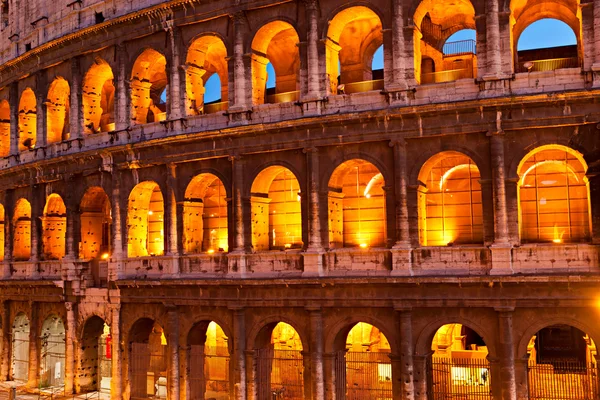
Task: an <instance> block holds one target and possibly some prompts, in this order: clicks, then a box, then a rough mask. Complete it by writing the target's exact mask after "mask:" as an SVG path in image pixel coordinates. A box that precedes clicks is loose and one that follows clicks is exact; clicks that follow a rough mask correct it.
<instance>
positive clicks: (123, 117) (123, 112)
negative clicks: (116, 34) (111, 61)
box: [115, 44, 131, 130]
mask: <svg viewBox="0 0 600 400" xmlns="http://www.w3.org/2000/svg"><path fill="white" fill-rule="evenodd" d="M117 55H118V61H117V76H116V79H117V85H116V92H117V93H116V94H115V100H116V101H115V114H116V118H115V126H116V129H117V130H123V129H126V128H127V127H128V126H130V125H131V102H130V99H131V96H130V95H129V90H130V87H129V75H128V73H127V65H126V63H127V49H126V48H125V46H124V45H123V44H119V45H117Z"/></svg>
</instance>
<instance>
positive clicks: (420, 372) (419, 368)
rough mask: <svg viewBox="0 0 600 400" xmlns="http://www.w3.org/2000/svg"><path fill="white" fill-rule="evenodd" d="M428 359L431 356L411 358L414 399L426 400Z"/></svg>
mask: <svg viewBox="0 0 600 400" xmlns="http://www.w3.org/2000/svg"><path fill="white" fill-rule="evenodd" d="M430 357H431V354H426V355H414V356H413V366H414V374H415V380H414V383H413V388H414V391H415V392H414V393H415V399H419V400H421V399H423V400H427V360H428V359H429V358H430Z"/></svg>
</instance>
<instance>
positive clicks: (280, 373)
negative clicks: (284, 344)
mask: <svg viewBox="0 0 600 400" xmlns="http://www.w3.org/2000/svg"><path fill="white" fill-rule="evenodd" d="M255 352H256V378H257V379H256V380H257V394H258V400H280V399H287V400H302V399H304V364H303V359H302V353H301V352H300V351H298V350H273V349H269V348H267V349H258V350H255Z"/></svg>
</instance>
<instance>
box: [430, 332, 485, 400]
mask: <svg viewBox="0 0 600 400" xmlns="http://www.w3.org/2000/svg"><path fill="white" fill-rule="evenodd" d="M431 350H432V352H433V354H432V355H431V359H430V361H429V365H428V368H429V374H430V376H431V380H430V382H429V388H428V395H429V398H433V399H437V398H454V397H457V398H461V399H466V400H479V399H492V395H491V387H492V386H491V383H490V381H491V374H490V363H489V361H488V359H487V357H488V349H487V346H486V344H485V341H484V340H483V338H482V337H481V336H480V335H479V334H478V333H477V332H475V331H474V330H473V329H471V328H469V327H468V326H465V325H461V324H447V325H443V326H442V327H440V328H439V329H438V330H437V332H436V333H435V336H434V337H433V341H432V343H431Z"/></svg>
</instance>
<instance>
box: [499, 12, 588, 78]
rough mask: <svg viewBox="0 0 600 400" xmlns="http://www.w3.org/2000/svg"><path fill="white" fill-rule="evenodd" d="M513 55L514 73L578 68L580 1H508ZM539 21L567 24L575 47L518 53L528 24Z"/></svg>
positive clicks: (580, 52)
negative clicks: (549, 20)
mask: <svg viewBox="0 0 600 400" xmlns="http://www.w3.org/2000/svg"><path fill="white" fill-rule="evenodd" d="M510 11H511V18H510V21H511V34H512V41H511V45H512V52H513V55H514V60H515V72H527V71H550V70H554V69H559V68H571V67H578V66H580V63H581V60H582V59H583V45H582V40H581V37H582V24H581V20H582V16H581V6H580V1H579V0H544V1H539V2H527V1H525V0H511V2H510ZM542 19H554V20H558V21H562V22H564V23H565V24H567V25H568V26H569V27H570V28H571V30H572V31H573V33H574V34H575V37H576V40H577V44H575V45H573V46H565V47H564V48H546V49H533V50H524V51H519V50H518V48H517V46H518V44H519V39H520V37H521V34H522V33H523V31H525V29H526V28H527V27H528V26H530V25H531V24H533V23H535V22H537V21H540V20H542Z"/></svg>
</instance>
